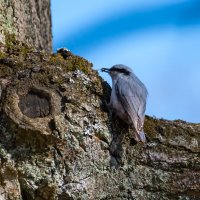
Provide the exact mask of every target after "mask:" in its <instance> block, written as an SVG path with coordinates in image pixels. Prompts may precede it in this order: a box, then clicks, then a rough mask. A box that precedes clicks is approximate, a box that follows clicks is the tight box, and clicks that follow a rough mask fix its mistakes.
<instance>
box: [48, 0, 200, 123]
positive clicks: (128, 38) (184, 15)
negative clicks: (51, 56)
mask: <svg viewBox="0 0 200 200" xmlns="http://www.w3.org/2000/svg"><path fill="white" fill-rule="evenodd" d="M51 3H52V6H51V9H52V22H53V26H52V30H53V48H54V51H55V50H56V49H57V48H60V47H66V48H68V49H70V50H71V51H72V52H73V53H74V54H76V55H80V56H82V57H84V58H86V59H88V60H89V61H90V62H92V63H93V65H94V69H99V68H101V67H111V66H112V65H114V64H125V65H127V66H129V67H131V68H133V71H134V72H135V74H136V75H137V76H138V77H139V78H140V79H141V80H142V81H143V82H144V83H145V85H146V86H147V89H148V91H149V97H148V103H147V111H146V113H147V114H148V115H151V116H156V117H158V118H165V119H171V120H173V119H182V120H186V121H189V122H195V123H200V106H199V105H200V1H199V0H149V1H146V0H135V1H133V0H126V1H123V0H96V1H89V0H84V1H81V0H73V1H63V0H52V1H51ZM100 75H101V76H102V77H103V78H104V79H105V80H106V81H108V82H109V83H111V79H110V77H109V76H108V75H106V74H103V73H101V72H100Z"/></svg>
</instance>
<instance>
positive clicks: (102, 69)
mask: <svg viewBox="0 0 200 200" xmlns="http://www.w3.org/2000/svg"><path fill="white" fill-rule="evenodd" d="M101 71H102V72H107V73H110V69H108V68H101Z"/></svg>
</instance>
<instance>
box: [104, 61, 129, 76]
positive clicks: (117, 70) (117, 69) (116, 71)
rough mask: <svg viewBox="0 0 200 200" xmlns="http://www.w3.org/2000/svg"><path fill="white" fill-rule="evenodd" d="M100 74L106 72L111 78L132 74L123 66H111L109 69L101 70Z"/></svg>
mask: <svg viewBox="0 0 200 200" xmlns="http://www.w3.org/2000/svg"><path fill="white" fill-rule="evenodd" d="M101 71H102V72H107V73H108V74H110V76H111V77H116V76H118V75H126V76H128V75H130V73H132V70H131V69H130V68H129V67H127V66H125V65H121V64H120V65H114V66H112V67H111V68H110V69H109V68H102V69H101Z"/></svg>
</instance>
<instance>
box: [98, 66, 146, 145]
mask: <svg viewBox="0 0 200 200" xmlns="http://www.w3.org/2000/svg"><path fill="white" fill-rule="evenodd" d="M101 71H102V72H107V73H108V74H109V75H110V76H111V78H112V92H111V98H110V103H109V104H108V108H109V111H110V112H111V113H115V114H116V115H117V116H118V117H119V118H121V119H122V120H123V121H124V122H126V123H127V124H129V125H132V126H134V127H135V130H136V134H135V137H134V138H135V140H136V141H138V142H139V141H141V142H146V137H145V133H144V131H143V124H144V117H145V115H144V113H145V110H146V99H147V95H148V92H147V89H146V87H145V86H144V84H143V83H142V82H141V81H140V80H139V79H138V78H137V76H136V75H135V74H134V73H133V71H132V70H131V69H130V68H129V67H127V66H125V65H121V64H120V65H114V66H113V67H111V68H110V69H108V68H102V69H101Z"/></svg>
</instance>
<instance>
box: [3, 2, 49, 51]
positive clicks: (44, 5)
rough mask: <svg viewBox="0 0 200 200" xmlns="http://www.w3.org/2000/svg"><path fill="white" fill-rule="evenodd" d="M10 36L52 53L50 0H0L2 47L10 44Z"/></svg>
mask: <svg viewBox="0 0 200 200" xmlns="http://www.w3.org/2000/svg"><path fill="white" fill-rule="evenodd" d="M10 35H12V36H14V37H15V38H16V39H18V40H20V41H22V42H23V43H26V44H28V45H30V46H34V47H35V48H37V49H40V50H46V51H51V50H52V44H51V39H52V35H51V17H50V0H20V1H19V0H18V1H16V0H9V1H8V0H0V44H1V45H0V47H2V46H3V45H7V44H9V36H10ZM2 50H3V49H2Z"/></svg>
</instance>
